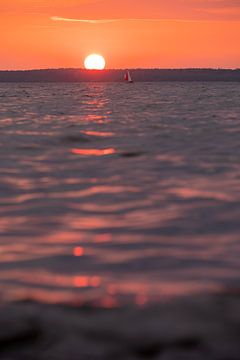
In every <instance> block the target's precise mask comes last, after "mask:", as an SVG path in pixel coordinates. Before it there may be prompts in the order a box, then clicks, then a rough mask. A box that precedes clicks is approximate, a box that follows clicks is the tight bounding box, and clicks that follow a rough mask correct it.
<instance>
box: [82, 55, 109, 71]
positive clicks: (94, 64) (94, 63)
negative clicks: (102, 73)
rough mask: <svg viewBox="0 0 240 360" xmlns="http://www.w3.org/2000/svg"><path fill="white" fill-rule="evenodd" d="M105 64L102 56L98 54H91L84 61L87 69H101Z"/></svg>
mask: <svg viewBox="0 0 240 360" xmlns="http://www.w3.org/2000/svg"><path fill="white" fill-rule="evenodd" d="M105 65H106V62H105V59H104V57H103V56H101V55H98V54H91V55H89V56H87V57H86V59H85V61H84V66H85V68H86V69H88V70H103V69H104V68H105Z"/></svg>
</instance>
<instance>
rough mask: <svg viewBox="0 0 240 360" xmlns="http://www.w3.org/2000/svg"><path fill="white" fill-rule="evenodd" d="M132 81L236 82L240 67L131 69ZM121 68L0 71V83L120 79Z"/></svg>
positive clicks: (113, 80) (239, 74) (106, 80)
mask: <svg viewBox="0 0 240 360" xmlns="http://www.w3.org/2000/svg"><path fill="white" fill-rule="evenodd" d="M131 73H132V77H133V79H134V81H236V82H237V81H239V82H240V69H235V70H230V69H133V70H131ZM123 75H124V70H119V69H118V70H104V71H88V70H84V69H47V70H27V71H0V82H85V81H100V82H120V81H123Z"/></svg>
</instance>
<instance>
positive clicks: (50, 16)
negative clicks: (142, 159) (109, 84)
mask: <svg viewBox="0 0 240 360" xmlns="http://www.w3.org/2000/svg"><path fill="white" fill-rule="evenodd" d="M0 33H1V45H2V46H1V57H0V69H2V70H15V69H40V68H42V69H47V68H81V67H82V66H83V61H84V59H85V57H86V56H87V55H88V54H91V53H99V54H102V55H103V56H104V58H105V59H106V63H107V68H110V69H113V68H116V69H118V68H177V69H179V68H238V67H239V64H240V48H239V46H238V42H239V38H240V1H239V0H218V1H216V0H184V1H183V0H169V1H168V2H167V3H166V2H165V1H164V0H142V1H141V3H139V2H138V1H137V0H132V1H131V3H129V1H127V0H122V1H121V2H120V3H119V2H117V1H116V0H105V1H104V0H81V1H79V0H59V1H51V4H49V1H47V0H38V1H34V0H9V1H8V2H7V3H4V4H0Z"/></svg>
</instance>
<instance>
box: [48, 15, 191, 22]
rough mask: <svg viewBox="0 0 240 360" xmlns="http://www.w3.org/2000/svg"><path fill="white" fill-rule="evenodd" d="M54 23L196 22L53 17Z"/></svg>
mask: <svg viewBox="0 0 240 360" xmlns="http://www.w3.org/2000/svg"><path fill="white" fill-rule="evenodd" d="M50 19H51V20H53V21H65V22H78V23H85V24H108V23H115V22H123V21H146V22H162V21H169V20H171V21H179V22H186V21H187V22H195V20H181V19H167V18H166V19H154V18H151V19H144V18H119V19H118V18H116V19H95V20H94V19H74V18H65V17H60V16H51V18H50Z"/></svg>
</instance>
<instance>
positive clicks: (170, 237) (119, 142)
mask: <svg viewBox="0 0 240 360" xmlns="http://www.w3.org/2000/svg"><path fill="white" fill-rule="evenodd" d="M0 134H1V135H0V174H1V176H0V254H1V263H0V285H1V287H0V289H1V290H0V296H1V299H2V300H16V299H26V298H31V299H36V300H40V301H47V302H49V301H50V302H78V303H81V302H82V301H91V302H92V301H98V302H101V303H102V304H104V305H107V306H113V305H115V304H117V303H122V302H127V303H132V302H134V303H138V304H143V303H146V302H148V301H160V300H161V299H165V298H168V297H175V296H181V295H186V294H191V293H195V292H205V291H216V290H218V289H221V288H223V287H239V285H240V284H239V283H240V281H239V280H240V263H239V256H240V235H239V234H240V222H239V218H240V162H239V159H240V146H239V145H240V143H239V139H240V84H237V83H235V84H233V83H151V84H150V83H149V84H148V83H135V84H133V85H128V84H101V83H99V84H95V83H86V84H1V85H0Z"/></svg>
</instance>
